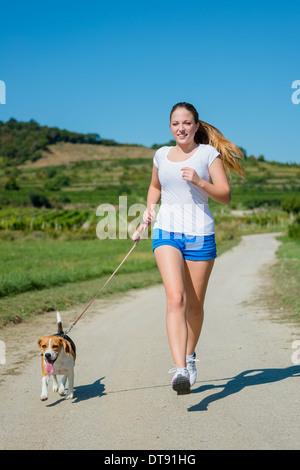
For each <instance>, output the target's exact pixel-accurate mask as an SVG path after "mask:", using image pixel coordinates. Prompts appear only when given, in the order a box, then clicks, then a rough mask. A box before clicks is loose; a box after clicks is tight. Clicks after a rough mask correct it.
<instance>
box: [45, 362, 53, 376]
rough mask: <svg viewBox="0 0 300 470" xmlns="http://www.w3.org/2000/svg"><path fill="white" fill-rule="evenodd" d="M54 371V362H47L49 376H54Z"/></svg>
mask: <svg viewBox="0 0 300 470" xmlns="http://www.w3.org/2000/svg"><path fill="white" fill-rule="evenodd" d="M53 371H54V367H53V362H48V361H46V372H47V374H53Z"/></svg>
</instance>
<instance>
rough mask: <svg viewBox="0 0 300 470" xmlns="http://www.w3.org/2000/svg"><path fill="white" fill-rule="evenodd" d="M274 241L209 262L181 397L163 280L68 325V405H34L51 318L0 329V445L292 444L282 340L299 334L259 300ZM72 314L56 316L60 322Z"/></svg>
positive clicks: (290, 375)
mask: <svg viewBox="0 0 300 470" xmlns="http://www.w3.org/2000/svg"><path fill="white" fill-rule="evenodd" d="M141 243H142V242H141ZM278 245H279V242H278V241H277V240H276V234H260V235H251V236H245V237H244V238H243V240H242V242H241V243H240V244H239V245H238V246H237V247H235V248H233V249H232V250H230V251H229V252H226V253H224V254H223V255H222V256H220V257H219V258H217V260H216V263H215V266H214V270H213V273H212V276H211V279H210V284H209V288H208V292H207V298H206V303H205V323H204V328H203V333H202V337H201V340H200V343H199V345H198V349H197V357H198V358H199V359H200V362H199V363H198V379H197V382H196V384H195V385H194V387H193V391H192V393H191V394H190V395H185V396H177V395H176V393H174V392H173V390H172V389H171V386H170V382H171V378H172V376H171V375H169V374H168V371H169V369H171V368H172V367H173V364H172V358H171V355H170V352H169V346H168V341H167V335H166V331H165V295H164V290H163V286H162V285H159V286H154V287H150V288H147V289H143V290H139V291H131V292H129V293H128V294H126V296H124V297H122V298H120V297H119V298H117V299H114V300H113V301H108V300H101V299H99V300H97V301H95V303H94V304H93V305H92V307H91V308H90V310H88V311H87V313H86V314H85V316H84V317H83V318H82V319H81V320H80V322H79V323H78V324H77V325H76V326H75V327H74V329H73V330H72V334H71V337H72V339H73V340H74V342H75V343H76V346H77V352H78V360H77V363H76V367H75V397H74V399H73V400H70V401H67V400H65V399H64V398H62V397H60V396H59V395H58V394H55V393H53V392H52V390H51V384H50V389H49V399H48V401H46V402H41V401H40V399H39V397H40V393H41V371H40V356H39V350H38V348H37V344H36V343H37V339H38V338H39V337H40V336H43V335H47V334H52V333H55V332H56V314H55V313H54V312H51V313H48V314H46V315H44V316H41V317H40V318H38V319H37V321H36V322H31V323H27V324H21V325H17V326H13V327H9V328H6V329H5V330H3V331H0V340H2V341H5V344H6V364H5V365H0V373H1V377H0V419H1V429H0V448H1V449H42V450H46V449H50V450H51V449H104V450H106V449H110V450H114V449H115V450H116V449H118V450H134V449H143V450H166V449H168V450H201V449H207V450H208V449H253V450H254V449H297V448H298V447H299V440H300V439H299V438H300V432H299V422H300V394H299V385H300V365H295V364H294V363H293V362H292V354H293V352H294V350H293V349H292V344H293V342H294V341H296V340H300V331H299V329H297V328H296V327H293V326H291V325H288V324H283V323H280V322H275V321H272V320H271V316H272V312H271V311H270V308H269V307H268V306H267V304H266V302H265V300H264V296H265V294H268V295H270V288H271V287H270V286H271V283H270V278H269V274H268V273H269V268H270V266H271V264H272V263H273V262H274V261H275V251H276V249H277V247H278ZM137 250H138V248H137ZM81 309H82V308H81V307H80V308H79V307H78V309H75V310H73V311H72V312H70V311H69V312H61V316H62V319H63V322H64V326H65V327H67V326H69V324H70V322H71V320H73V319H74V318H76V316H77V314H78V313H80V311H81ZM294 362H295V361H294Z"/></svg>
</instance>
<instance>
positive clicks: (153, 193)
mask: <svg viewBox="0 0 300 470" xmlns="http://www.w3.org/2000/svg"><path fill="white" fill-rule="evenodd" d="M160 196H161V184H160V182H159V178H158V169H157V168H156V166H155V165H154V164H153V170H152V178H151V183H150V186H149V190H148V196H147V210H146V211H145V213H144V217H143V219H144V221H145V222H148V223H150V222H151V221H152V220H154V219H155V211H154V207H155V206H156V204H158V203H159V201H160Z"/></svg>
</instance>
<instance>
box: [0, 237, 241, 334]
mask: <svg viewBox="0 0 300 470" xmlns="http://www.w3.org/2000/svg"><path fill="white" fill-rule="evenodd" d="M36 235H38V236H42V237H43V238H42V239H40V240H39V239H38V237H37V238H36V240H35V241H33V240H32V238H31V237H30V236H29V239H24V238H21V239H18V238H15V239H14V240H11V241H8V240H6V241H1V247H2V248H3V249H2V250H1V253H0V263H1V265H2V271H1V277H0V292H1V295H0V327H1V326H4V325H5V324H7V323H8V322H20V321H23V320H26V319H31V318H34V316H35V315H37V314H40V313H43V312H45V311H51V310H56V309H65V308H69V307H71V306H75V305H76V304H78V303H82V302H87V301H89V300H90V299H91V298H93V297H94V295H95V294H96V293H97V292H98V291H99V290H100V288H101V286H102V285H103V284H104V283H105V281H106V280H107V279H108V278H109V277H110V275H111V274H112V273H113V272H114V270H115V269H116V268H117V266H118V265H119V264H120V263H121V261H122V260H123V258H124V256H125V255H126V253H128V251H129V250H130V248H131V247H132V246H133V242H132V240H109V239H107V240H101V241H100V240H80V241H74V240H73V241H71V240H69V241H63V239H59V240H55V239H51V238H49V237H48V236H47V235H45V234H42V235H41V234H36ZM238 241H239V238H238V237H236V238H232V239H226V240H223V241H222V242H220V243H218V255H219V256H220V255H221V254H222V253H223V252H224V251H226V250H228V249H230V248H231V247H232V246H234V245H235V244H237V243H238ZM160 282H161V278H160V274H159V271H158V269H157V267H156V262H155V258H154V255H153V253H152V248H151V239H150V238H149V239H143V240H141V241H140V242H139V243H138V245H137V246H136V248H135V250H134V251H133V252H132V253H131V254H130V256H129V257H128V259H127V260H126V262H125V263H124V264H123V265H122V267H121V268H120V270H119V271H118V272H117V274H116V275H115V277H114V278H113V279H112V280H111V281H110V283H109V284H108V285H107V287H105V289H104V291H103V293H101V297H106V296H108V295H112V294H118V293H122V292H126V291H128V290H129V289H137V288H141V287H146V286H148V285H153V284H156V283H160Z"/></svg>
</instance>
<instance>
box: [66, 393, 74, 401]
mask: <svg viewBox="0 0 300 470" xmlns="http://www.w3.org/2000/svg"><path fill="white" fill-rule="evenodd" d="M72 398H73V393H67V395H66V396H65V399H66V400H72Z"/></svg>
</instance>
